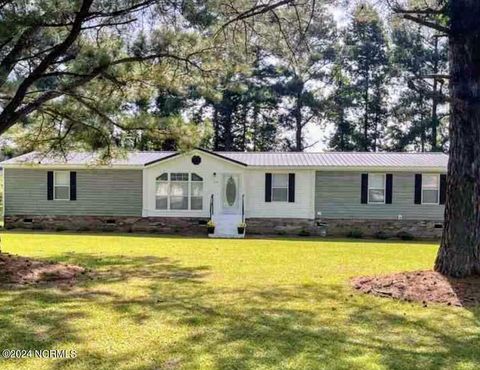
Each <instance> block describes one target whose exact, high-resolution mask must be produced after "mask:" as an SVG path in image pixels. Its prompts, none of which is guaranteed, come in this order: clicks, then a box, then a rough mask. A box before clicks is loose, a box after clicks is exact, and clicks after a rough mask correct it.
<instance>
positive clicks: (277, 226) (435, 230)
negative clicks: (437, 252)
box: [246, 218, 443, 239]
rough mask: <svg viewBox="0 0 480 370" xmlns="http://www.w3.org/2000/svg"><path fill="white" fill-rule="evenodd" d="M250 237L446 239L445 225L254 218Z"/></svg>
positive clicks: (385, 221) (397, 221)
mask: <svg viewBox="0 0 480 370" xmlns="http://www.w3.org/2000/svg"><path fill="white" fill-rule="evenodd" d="M246 223H247V234H250V235H252V234H264V235H265V234H270V235H272V234H273V235H313V236H317V235H322V236H323V235H324V233H323V231H324V230H325V231H326V236H343V237H344V236H351V235H355V234H356V235H357V236H358V235H359V234H360V235H361V236H363V237H373V238H375V237H378V236H379V233H382V234H383V235H385V237H389V238H395V237H399V235H398V234H399V233H403V234H404V235H405V233H407V234H409V235H411V236H413V237H414V238H419V239H432V238H433V239H436V238H440V237H441V236H442V225H443V221H430V220H428V221H427V220H372V219H370V220H352V219H321V220H308V219H299V218H250V219H247V221H246Z"/></svg>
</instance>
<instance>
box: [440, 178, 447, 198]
mask: <svg viewBox="0 0 480 370" xmlns="http://www.w3.org/2000/svg"><path fill="white" fill-rule="evenodd" d="M446 199H447V175H440V204H445V201H446Z"/></svg>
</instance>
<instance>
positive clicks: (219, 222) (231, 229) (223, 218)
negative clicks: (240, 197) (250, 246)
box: [208, 214, 245, 238]
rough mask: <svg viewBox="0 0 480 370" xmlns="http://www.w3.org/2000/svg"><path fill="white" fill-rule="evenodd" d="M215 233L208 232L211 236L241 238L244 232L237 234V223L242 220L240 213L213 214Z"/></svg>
mask: <svg viewBox="0 0 480 370" xmlns="http://www.w3.org/2000/svg"><path fill="white" fill-rule="evenodd" d="M212 220H213V222H214V223H215V233H213V234H209V235H208V236H209V237H211V238H243V237H245V234H238V230H237V228H238V225H240V224H241V222H242V215H237V214H232V215H230V214H219V215H213V217H212Z"/></svg>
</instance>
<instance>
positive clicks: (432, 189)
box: [422, 174, 440, 204]
mask: <svg viewBox="0 0 480 370" xmlns="http://www.w3.org/2000/svg"><path fill="white" fill-rule="evenodd" d="M439 197H440V176H438V175H436V174H433V175H431V174H423V175H422V204H439Z"/></svg>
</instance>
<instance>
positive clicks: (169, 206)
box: [155, 172, 203, 210]
mask: <svg viewBox="0 0 480 370" xmlns="http://www.w3.org/2000/svg"><path fill="white" fill-rule="evenodd" d="M155 208H156V209H159V210H189V209H190V210H202V209H203V178H202V177H201V176H198V175H197V174H195V173H192V174H189V173H183V172H175V173H170V174H168V173H162V174H161V175H160V176H158V177H157V179H156V194H155Z"/></svg>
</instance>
